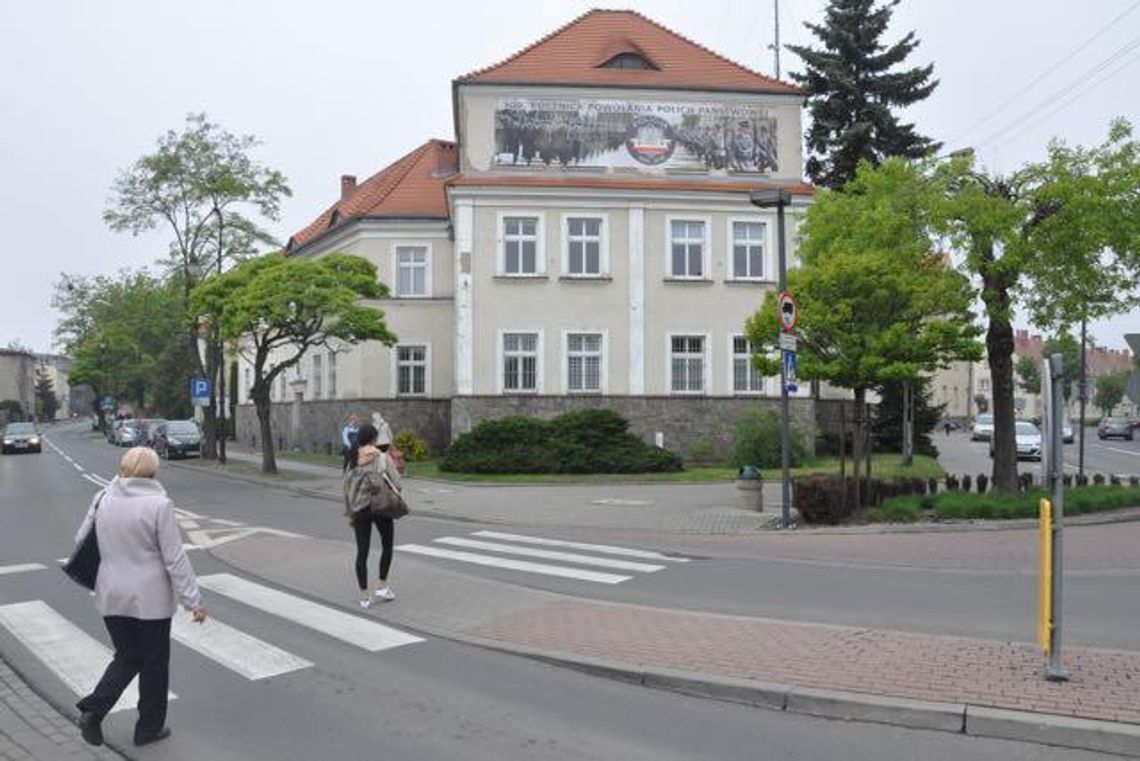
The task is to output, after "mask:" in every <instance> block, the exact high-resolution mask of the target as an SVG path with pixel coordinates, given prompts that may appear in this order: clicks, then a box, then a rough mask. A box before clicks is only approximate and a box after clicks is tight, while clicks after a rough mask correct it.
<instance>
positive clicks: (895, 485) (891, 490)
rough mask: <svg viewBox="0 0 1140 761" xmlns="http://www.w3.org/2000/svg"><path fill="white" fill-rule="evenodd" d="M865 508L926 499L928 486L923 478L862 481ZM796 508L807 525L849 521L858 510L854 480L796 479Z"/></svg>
mask: <svg viewBox="0 0 1140 761" xmlns="http://www.w3.org/2000/svg"><path fill="white" fill-rule="evenodd" d="M859 483H860V485H861V489H860V490H861V492H862V494H863V495H864V497H863V502H864V504H869V505H876V506H877V505H880V504H882V502H883V501H884V500H886V499H890V498H892V497H899V496H907V495H924V494H926V490H927V488H928V482H927V480H926V479H924V478H917V477H915V478H892V479H881V478H866V477H864V478H860V479H859ZM795 507H796V509H797V510H799V512H800V517H801V518H802V519H803V521H804V522H805V523H811V524H820V523H822V524H827V525H831V526H834V525H836V524H839V523H843V522H845V521H847V520H848V519H850V518H851V517H852V516H853V515H854V514H855V513H856V512H857V510H858V505H857V503H856V501H855V478H854V477H853V476H844V477H840V476H838V475H829V474H822V473H820V474H815V475H810V476H807V477H805V478H798V479H796V488H795Z"/></svg>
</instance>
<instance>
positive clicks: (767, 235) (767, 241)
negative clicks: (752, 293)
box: [724, 216, 776, 283]
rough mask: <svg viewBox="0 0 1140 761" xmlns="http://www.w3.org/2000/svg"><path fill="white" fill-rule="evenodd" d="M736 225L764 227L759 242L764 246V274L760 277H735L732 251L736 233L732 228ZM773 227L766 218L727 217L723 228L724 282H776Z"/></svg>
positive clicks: (734, 262)
mask: <svg viewBox="0 0 1140 761" xmlns="http://www.w3.org/2000/svg"><path fill="white" fill-rule="evenodd" d="M738 223H744V224H756V225H764V235H763V236H762V238H761V240H762V241H763V245H764V258H763V262H764V264H763V266H764V273H763V274H762V275H760V277H753V276H749V277H737V276H736V271H735V267H734V265H735V264H736V261H735V252H734V251H733V249H734V248H735V247H736V233H735V229H734V228H735V225H737V224H738ZM775 227H776V226H775V225H774V224H772V221H771V220H770V219H768V218H767V217H764V216H752V217H729V218H728V222H727V224H726V225H725V228H724V231H725V240H726V244H725V252H726V253H725V258H724V273H725V274H724V279H725V280H730V281H733V282H737V283H774V282H776V277H775V274H776V259H775V254H774V252H775V248H776V233H775Z"/></svg>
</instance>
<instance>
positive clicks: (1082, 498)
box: [868, 486, 1140, 522]
mask: <svg viewBox="0 0 1140 761" xmlns="http://www.w3.org/2000/svg"><path fill="white" fill-rule="evenodd" d="M1044 496H1048V495H1047V493H1046V492H1044V491H1042V490H1041V489H1032V490H1030V491H1029V492H1027V493H1025V494H1003V493H1000V492H990V493H989V494H974V493H970V492H964V491H945V492H942V493H940V494H934V495H927V496H926V497H922V498H920V499H919V500H918V503H917V511H916V512H921V510H922V509H923V508H927V509H932V510H933V511H934V516H935V518H936V519H937V520H944V521H948V520H1012V519H1015V518H1036V517H1037V516H1038V513H1039V504H1038V503H1039V501H1040V499H1041V498H1042V497H1044ZM913 500H914V497H898V498H895V499H888V500H886V501H885V502H883V504H882V505H881V506H880V507H879V508H876V509H874V510H871V511H870V513H868V515H869V516H870V517H871V519H872V520H876V521H888V522H889V521H892V520H898V518H891V517H887V516H893V515H903V514H906V513H907V512H909V511H910V510H911V509H912V506H913V505H914V504H915V503H914V502H913ZM1124 507H1140V487H1135V486H1083V487H1076V488H1068V489H1065V514H1066V515H1081V514H1082V513H1095V512H1101V511H1104V510H1115V509H1119V508H1124ZM917 517H918V515H917V514H916V516H915V519H917Z"/></svg>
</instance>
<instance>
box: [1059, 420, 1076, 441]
mask: <svg viewBox="0 0 1140 761" xmlns="http://www.w3.org/2000/svg"><path fill="white" fill-rule="evenodd" d="M1061 441H1063V442H1064V443H1066V444H1072V443H1073V424H1072V423H1070V422H1069V421H1068V420H1066V421H1065V422H1064V423H1061Z"/></svg>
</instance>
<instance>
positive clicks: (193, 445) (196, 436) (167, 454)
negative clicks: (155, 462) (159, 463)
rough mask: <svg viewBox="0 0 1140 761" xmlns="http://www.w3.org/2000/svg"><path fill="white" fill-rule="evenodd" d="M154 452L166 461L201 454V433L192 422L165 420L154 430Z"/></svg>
mask: <svg viewBox="0 0 1140 761" xmlns="http://www.w3.org/2000/svg"><path fill="white" fill-rule="evenodd" d="M153 446H154V451H156V452H158V456H159V457H162V458H163V459H166V460H171V459H174V458H176V457H189V456H190V455H201V454H202V431H201V430H199V428H198V424H197V423H195V422H194V421H193V420H167V421H166V422H164V423H161V424H159V426H158V427H157V428H155V429H154V444H153Z"/></svg>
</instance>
